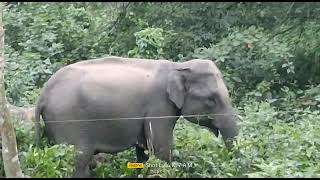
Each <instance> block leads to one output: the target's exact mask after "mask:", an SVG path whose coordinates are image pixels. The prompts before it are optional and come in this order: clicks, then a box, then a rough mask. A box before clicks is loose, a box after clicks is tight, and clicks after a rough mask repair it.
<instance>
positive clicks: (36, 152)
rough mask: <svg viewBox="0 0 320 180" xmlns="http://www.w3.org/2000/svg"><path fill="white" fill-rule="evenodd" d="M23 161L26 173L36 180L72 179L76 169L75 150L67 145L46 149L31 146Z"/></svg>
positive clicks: (24, 154)
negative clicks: (45, 179) (48, 179)
mask: <svg viewBox="0 0 320 180" xmlns="http://www.w3.org/2000/svg"><path fill="white" fill-rule="evenodd" d="M22 159H23V166H22V167H23V169H24V173H25V174H27V175H29V176H31V177H34V178H70V177H71V176H72V172H73V169H74V162H73V160H74V149H73V146H70V145H66V144H59V145H54V146H51V147H47V146H45V147H44V149H37V148H35V147H33V146H32V145H31V146H30V147H29V149H28V151H27V152H24V153H23V158H22Z"/></svg>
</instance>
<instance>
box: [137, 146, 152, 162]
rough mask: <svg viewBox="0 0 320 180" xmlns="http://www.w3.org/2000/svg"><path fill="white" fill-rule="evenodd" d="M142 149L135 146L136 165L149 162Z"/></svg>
mask: <svg viewBox="0 0 320 180" xmlns="http://www.w3.org/2000/svg"><path fill="white" fill-rule="evenodd" d="M144 150H145V149H144V148H143V147H140V146H136V155H137V162H138V163H145V162H147V161H148V160H149V156H148V155H147V154H146V153H144Z"/></svg>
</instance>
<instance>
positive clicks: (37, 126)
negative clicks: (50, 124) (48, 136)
mask: <svg viewBox="0 0 320 180" xmlns="http://www.w3.org/2000/svg"><path fill="white" fill-rule="evenodd" d="M42 104H43V103H42V96H40V98H39V100H38V102H37V105H36V107H35V144H36V147H39V146H40V117H41V113H42V109H43V105H42Z"/></svg>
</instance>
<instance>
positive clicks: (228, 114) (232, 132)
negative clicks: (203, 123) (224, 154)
mask: <svg viewBox="0 0 320 180" xmlns="http://www.w3.org/2000/svg"><path fill="white" fill-rule="evenodd" d="M213 126H214V127H215V128H217V129H218V130H219V131H220V134H221V135H222V138H223V140H224V142H225V145H226V147H227V148H228V149H230V148H232V144H233V141H234V139H235V137H236V136H237V135H238V133H239V130H238V127H237V124H236V121H235V114H234V112H233V111H232V110H228V111H225V113H222V114H217V115H215V120H214V121H213Z"/></svg>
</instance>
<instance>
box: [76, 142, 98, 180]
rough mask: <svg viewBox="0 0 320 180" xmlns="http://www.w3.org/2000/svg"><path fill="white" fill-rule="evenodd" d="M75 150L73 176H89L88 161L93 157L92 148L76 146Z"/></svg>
mask: <svg viewBox="0 0 320 180" xmlns="http://www.w3.org/2000/svg"><path fill="white" fill-rule="evenodd" d="M76 150H77V152H76V157H75V172H74V173H73V178H85V177H90V176H91V175H90V169H89V163H90V161H91V160H92V158H93V154H94V150H92V149H89V148H76Z"/></svg>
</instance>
